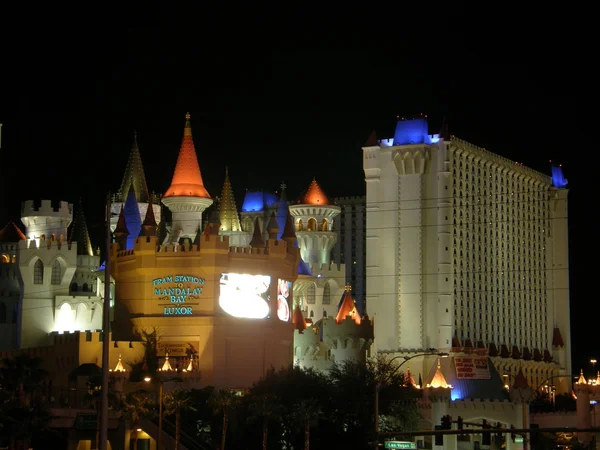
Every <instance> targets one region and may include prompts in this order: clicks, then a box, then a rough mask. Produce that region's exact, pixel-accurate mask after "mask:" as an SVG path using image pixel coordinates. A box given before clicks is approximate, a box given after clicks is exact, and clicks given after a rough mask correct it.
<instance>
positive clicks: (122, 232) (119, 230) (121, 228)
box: [114, 205, 129, 237]
mask: <svg viewBox="0 0 600 450" xmlns="http://www.w3.org/2000/svg"><path fill="white" fill-rule="evenodd" d="M114 235H115V236H116V237H122V236H129V230H128V229H127V223H126V222H125V210H124V209H123V205H121V212H120V213H119V220H118V221H117V227H116V228H115V231H114Z"/></svg>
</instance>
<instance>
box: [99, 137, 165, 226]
mask: <svg viewBox="0 0 600 450" xmlns="http://www.w3.org/2000/svg"><path fill="white" fill-rule="evenodd" d="M131 188H133V192H134V193H135V200H136V202H137V207H138V209H139V215H140V220H142V219H143V218H144V217H145V216H146V210H147V209H148V206H149V205H150V204H152V209H153V212H154V216H155V220H156V222H157V223H160V221H161V208H160V204H158V199H157V198H155V197H156V196H154V195H150V194H149V193H148V186H147V184H146V175H145V174H144V167H143V165H142V157H141V156H140V148H139V146H138V140H137V133H134V136H133V145H132V147H131V151H130V153H129V159H128V160H127V166H126V168H125V174H124V175H123V181H121V186H120V188H119V190H118V191H117V193H116V194H115V195H114V196H113V199H112V202H111V205H110V209H111V219H110V229H111V231H115V228H116V227H117V221H118V220H119V212H120V211H121V206H123V205H124V204H125V202H126V201H127V196H128V195H129V191H130V189H131ZM153 197H154V198H153Z"/></svg>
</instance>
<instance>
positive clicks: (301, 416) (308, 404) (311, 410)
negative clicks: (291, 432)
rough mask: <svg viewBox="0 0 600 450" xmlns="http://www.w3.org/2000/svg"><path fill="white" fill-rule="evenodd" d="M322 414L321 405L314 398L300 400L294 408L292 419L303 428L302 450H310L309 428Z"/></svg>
mask: <svg viewBox="0 0 600 450" xmlns="http://www.w3.org/2000/svg"><path fill="white" fill-rule="evenodd" d="M322 414H323V411H322V409H321V405H320V404H319V401H318V400H317V399H315V398H306V399H302V400H300V402H299V403H297V404H296V405H295V406H294V408H293V410H292V417H293V418H294V420H295V422H297V423H298V424H299V425H300V426H302V427H304V450H310V427H311V426H312V425H316V424H317V423H318V421H319V419H320V418H321V416H322Z"/></svg>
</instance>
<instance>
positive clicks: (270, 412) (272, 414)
mask: <svg viewBox="0 0 600 450" xmlns="http://www.w3.org/2000/svg"><path fill="white" fill-rule="evenodd" d="M282 409H283V407H282V405H281V403H280V402H279V401H278V399H277V398H276V397H275V396H274V395H269V394H260V395H258V396H257V397H256V398H255V399H253V401H252V402H251V403H250V413H251V416H250V418H249V420H261V421H262V427H263V429H262V448H263V450H267V442H268V437H269V422H270V421H274V420H275V421H279V420H281V413H282Z"/></svg>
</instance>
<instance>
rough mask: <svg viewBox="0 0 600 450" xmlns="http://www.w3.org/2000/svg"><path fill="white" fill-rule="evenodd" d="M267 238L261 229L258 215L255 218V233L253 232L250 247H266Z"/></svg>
mask: <svg viewBox="0 0 600 450" xmlns="http://www.w3.org/2000/svg"><path fill="white" fill-rule="evenodd" d="M264 246H265V240H264V239H263V236H262V231H261V230H260V223H259V221H258V217H257V218H256V219H255V220H254V233H253V234H252V240H251V241H250V247H255V248H256V247H264Z"/></svg>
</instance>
